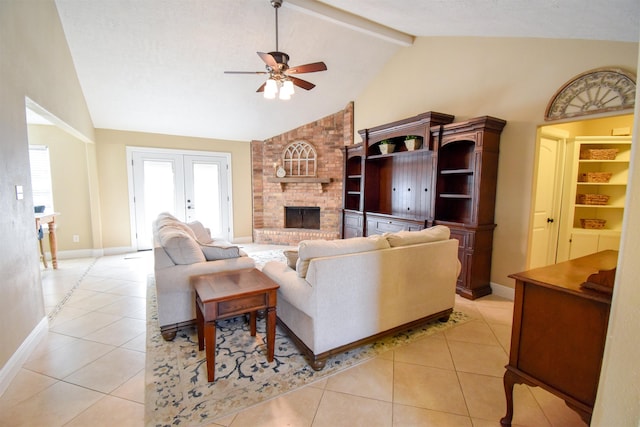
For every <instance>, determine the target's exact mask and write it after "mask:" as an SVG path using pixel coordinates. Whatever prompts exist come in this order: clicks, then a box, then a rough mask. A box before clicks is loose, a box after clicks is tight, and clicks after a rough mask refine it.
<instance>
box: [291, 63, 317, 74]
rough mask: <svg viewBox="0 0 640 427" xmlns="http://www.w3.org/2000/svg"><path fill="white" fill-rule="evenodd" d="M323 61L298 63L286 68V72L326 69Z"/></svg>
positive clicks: (308, 71) (298, 72) (296, 72)
mask: <svg viewBox="0 0 640 427" xmlns="http://www.w3.org/2000/svg"><path fill="white" fill-rule="evenodd" d="M326 70H327V66H326V65H325V63H324V62H313V63H311V64H304V65H298V66H296V67H291V68H289V69H288V70H287V74H300V73H315V72H316V71H326Z"/></svg>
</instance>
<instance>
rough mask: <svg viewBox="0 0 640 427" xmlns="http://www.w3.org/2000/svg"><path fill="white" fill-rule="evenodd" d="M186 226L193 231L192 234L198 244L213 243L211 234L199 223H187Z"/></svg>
mask: <svg viewBox="0 0 640 427" xmlns="http://www.w3.org/2000/svg"><path fill="white" fill-rule="evenodd" d="M187 225H188V226H189V228H190V229H191V230H192V231H193V234H195V237H196V240H197V241H198V242H200V243H204V244H209V243H211V242H213V239H211V232H210V231H209V229H208V228H206V227H205V226H204V225H202V223H201V222H200V221H193V222H189V223H187Z"/></svg>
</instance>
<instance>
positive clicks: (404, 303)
mask: <svg viewBox="0 0 640 427" xmlns="http://www.w3.org/2000/svg"><path fill="white" fill-rule="evenodd" d="M298 252H299V257H298V260H297V263H296V265H295V267H296V268H295V270H294V269H293V268H291V267H290V266H288V265H287V264H285V263H281V262H276V261H272V262H269V263H267V264H266V265H265V266H264V268H263V270H262V271H263V272H264V273H265V274H266V275H267V276H269V277H270V278H271V279H272V280H274V281H275V282H277V283H278V284H279V285H280V289H279V290H278V308H277V313H278V321H279V323H280V325H281V326H283V327H284V328H285V329H286V330H287V332H288V333H289V335H290V336H291V337H292V339H293V340H294V341H295V342H296V344H297V345H298V347H299V348H300V349H301V350H303V351H304V352H305V353H306V355H307V356H308V358H309V362H310V365H311V366H312V367H313V368H314V369H316V370H319V369H322V368H323V367H324V365H325V363H326V359H327V358H328V357H330V356H331V355H333V354H336V353H338V352H341V351H344V350H346V349H348V348H350V347H354V346H357V345H361V344H363V343H364V342H366V341H372V340H374V339H376V338H379V337H380V336H382V335H385V334H389V333H392V332H396V331H400V330H403V329H408V328H409V327H411V326H415V325H417V324H419V323H426V322H428V321H431V320H434V319H440V320H445V319H448V317H449V315H450V314H451V312H452V311H453V305H454V300H455V292H456V279H457V277H458V274H459V272H460V262H459V261H458V241H457V240H455V239H450V232H449V229H448V228H447V227H444V226H436V227H432V228H429V229H426V230H422V231H414V232H408V231H402V232H398V233H393V234H390V233H388V234H385V235H376V236H370V237H357V238H351V239H345V240H332V241H324V240H310V241H303V242H300V244H299V247H298Z"/></svg>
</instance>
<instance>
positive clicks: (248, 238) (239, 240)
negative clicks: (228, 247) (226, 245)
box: [233, 236, 253, 243]
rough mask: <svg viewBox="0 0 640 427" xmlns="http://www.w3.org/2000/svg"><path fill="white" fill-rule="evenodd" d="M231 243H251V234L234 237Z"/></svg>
mask: <svg viewBox="0 0 640 427" xmlns="http://www.w3.org/2000/svg"><path fill="white" fill-rule="evenodd" d="M233 243H253V237H251V236H246V237H235V238H234V239H233Z"/></svg>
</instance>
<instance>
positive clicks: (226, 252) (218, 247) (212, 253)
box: [200, 241, 241, 261]
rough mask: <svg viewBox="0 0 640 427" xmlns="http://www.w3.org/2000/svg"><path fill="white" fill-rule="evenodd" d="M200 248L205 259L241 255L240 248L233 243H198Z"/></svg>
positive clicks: (210, 259)
mask: <svg viewBox="0 0 640 427" xmlns="http://www.w3.org/2000/svg"><path fill="white" fill-rule="evenodd" d="M200 249H201V250H202V253H203V254H204V257H205V258H206V259H207V261H215V260H217V259H229V258H238V257H239V256H241V254H240V248H239V247H237V246H234V245H230V244H228V243H227V244H225V243H216V242H213V241H212V243H208V244H202V243H200Z"/></svg>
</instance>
